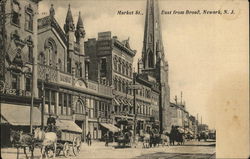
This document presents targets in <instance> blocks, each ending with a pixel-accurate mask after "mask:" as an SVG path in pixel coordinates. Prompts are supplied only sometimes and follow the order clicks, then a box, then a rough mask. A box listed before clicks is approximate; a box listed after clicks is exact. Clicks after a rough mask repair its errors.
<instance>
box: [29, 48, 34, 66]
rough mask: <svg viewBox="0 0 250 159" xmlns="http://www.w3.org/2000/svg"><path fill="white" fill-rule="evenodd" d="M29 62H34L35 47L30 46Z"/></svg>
mask: <svg viewBox="0 0 250 159" xmlns="http://www.w3.org/2000/svg"><path fill="white" fill-rule="evenodd" d="M28 61H29V62H30V63H32V62H33V47H32V46H28Z"/></svg>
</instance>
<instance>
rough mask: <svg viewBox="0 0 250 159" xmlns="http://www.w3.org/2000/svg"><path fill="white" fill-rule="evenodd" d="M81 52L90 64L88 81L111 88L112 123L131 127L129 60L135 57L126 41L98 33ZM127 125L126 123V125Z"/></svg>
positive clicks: (130, 69)
mask: <svg viewBox="0 0 250 159" xmlns="http://www.w3.org/2000/svg"><path fill="white" fill-rule="evenodd" d="M85 52H86V55H87V56H89V59H90V61H91V63H90V65H89V67H90V68H92V71H90V72H89V79H91V80H93V81H96V82H100V83H102V84H106V85H108V86H111V87H112V88H113V101H112V107H111V108H110V110H112V116H113V119H114V120H113V124H115V125H117V126H118V127H120V128H121V129H123V127H124V126H128V125H130V126H131V125H132V124H133V113H134V112H133V91H132V90H131V89H128V88H129V85H131V84H132V82H133V73H132V72H133V70H132V64H133V57H134V56H135V54H136V51H135V50H132V49H131V48H130V45H129V39H127V40H124V41H120V40H118V38H117V37H116V36H113V37H112V36H111V32H101V33H98V39H97V40H96V39H95V38H94V39H88V41H87V42H86V43H85ZM129 123H130V124H129Z"/></svg>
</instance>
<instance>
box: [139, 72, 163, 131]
mask: <svg viewBox="0 0 250 159" xmlns="http://www.w3.org/2000/svg"><path fill="white" fill-rule="evenodd" d="M148 77H149V76H145V74H137V73H135V85H137V86H139V88H140V89H137V90H135V92H136V94H135V98H136V110H137V112H136V116H137V118H136V119H137V132H138V133H139V132H140V130H144V131H148V130H150V129H151V128H153V127H156V128H158V129H159V126H160V121H159V115H160V113H159V94H160V90H159V85H158V83H157V82H156V81H155V79H154V78H151V79H148Z"/></svg>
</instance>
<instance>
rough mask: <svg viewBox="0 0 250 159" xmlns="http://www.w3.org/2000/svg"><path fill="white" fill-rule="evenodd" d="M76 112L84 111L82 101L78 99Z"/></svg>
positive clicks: (83, 112) (81, 112) (82, 112)
mask: <svg viewBox="0 0 250 159" xmlns="http://www.w3.org/2000/svg"><path fill="white" fill-rule="evenodd" d="M76 113H79V114H85V113H86V109H85V105H84V102H83V101H82V100H80V99H79V100H77V102H76Z"/></svg>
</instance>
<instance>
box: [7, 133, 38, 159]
mask: <svg viewBox="0 0 250 159" xmlns="http://www.w3.org/2000/svg"><path fill="white" fill-rule="evenodd" d="M34 141H35V140H34V138H33V136H32V135H31V134H27V133H23V131H15V130H12V129H11V130H10V142H11V143H12V145H13V146H14V147H16V148H17V159H18V158H19V148H23V151H24V154H25V156H26V159H28V155H27V153H26V147H28V148H29V151H30V152H31V158H33V157H34Z"/></svg>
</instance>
